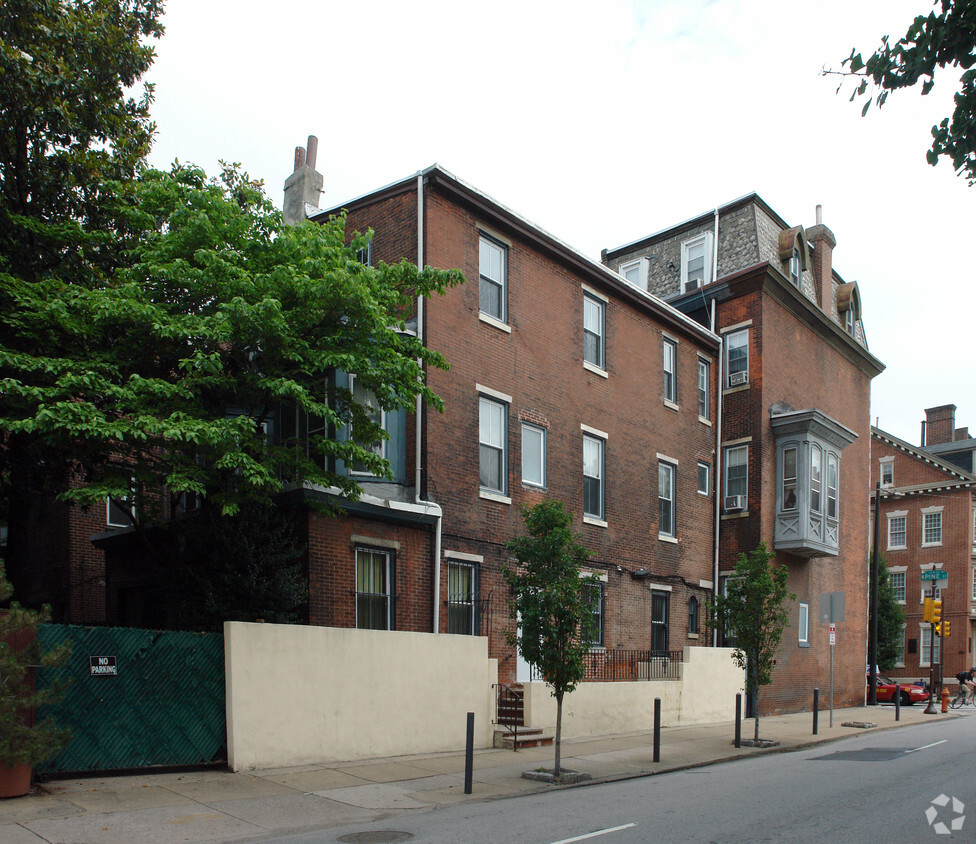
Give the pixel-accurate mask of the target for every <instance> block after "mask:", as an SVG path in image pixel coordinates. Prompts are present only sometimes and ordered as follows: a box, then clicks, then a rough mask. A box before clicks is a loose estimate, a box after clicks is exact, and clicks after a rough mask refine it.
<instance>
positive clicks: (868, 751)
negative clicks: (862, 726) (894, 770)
mask: <svg viewBox="0 0 976 844" xmlns="http://www.w3.org/2000/svg"><path fill="white" fill-rule="evenodd" d="M907 751H908V748H907V747H865V748H864V749H863V750H838V751H837V752H836V753H828V754H827V755H826V756H814V757H813V758H812V759H811V761H817V760H825V761H827V762H890V761H891V760H892V759H897V758H899V757H900V756H904V755H905V753H906V752H907Z"/></svg>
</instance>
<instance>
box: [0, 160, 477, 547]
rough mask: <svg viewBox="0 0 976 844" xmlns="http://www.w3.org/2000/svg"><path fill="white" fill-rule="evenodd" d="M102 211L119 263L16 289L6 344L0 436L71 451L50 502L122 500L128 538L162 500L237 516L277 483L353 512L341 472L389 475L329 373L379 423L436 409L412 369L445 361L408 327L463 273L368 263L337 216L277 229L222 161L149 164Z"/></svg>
mask: <svg viewBox="0 0 976 844" xmlns="http://www.w3.org/2000/svg"><path fill="white" fill-rule="evenodd" d="M106 202H107V204H108V209H109V212H110V214H111V218H112V219H113V220H115V221H116V225H115V226H114V228H113V229H112V231H111V233H110V235H108V234H107V235H106V237H111V238H112V239H113V242H114V243H115V248H117V249H119V250H121V253H122V255H123V256H124V261H123V262H122V263H121V264H120V266H118V267H117V268H115V269H114V270H113V271H112V272H111V273H109V274H108V275H107V276H106V277H105V279H104V281H103V283H101V284H99V285H95V284H90V285H77V284H73V283H70V282H68V281H64V280H60V279H59V280H57V281H56V282H54V283H52V284H50V285H37V284H20V285H17V286H16V289H15V291H14V292H13V293H12V299H13V304H14V310H13V312H12V313H10V314H8V315H6V317H5V322H6V329H7V330H6V332H5V334H4V336H3V339H0V367H2V370H3V374H4V375H5V378H4V379H3V382H2V389H3V392H4V403H3V406H2V408H0V431H3V432H5V433H6V434H7V435H8V436H11V437H17V438H22V439H23V440H24V441H25V442H27V443H28V444H29V445H31V446H32V447H34V448H35V453H39V454H40V453H44V452H45V451H46V452H53V453H57V454H64V455H69V456H70V464H69V465H70V469H71V471H72V473H73V477H74V478H75V479H77V480H80V481H82V482H83V483H81V484H77V483H76V484H62V486H61V488H60V490H59V494H60V496H61V497H62V498H64V499H65V500H68V501H72V502H74V503H76V504H80V505H83V506H84V505H91V504H95V503H99V502H101V501H103V500H104V499H105V498H106V497H107V496H108V497H111V498H112V499H114V500H115V501H116V502H117V503H119V504H120V505H122V508H123V509H124V510H130V509H132V505H134V514H135V515H134V517H133V519H134V523H135V525H136V527H137V528H141V527H143V526H144V525H145V524H148V523H153V522H158V520H159V518H160V516H161V513H162V512H163V510H164V508H163V506H162V505H163V497H162V495H161V491H162V490H163V489H164V488H165V489H166V490H168V491H169V492H170V493H172V494H173V495H181V494H182V495H191V496H195V497H197V498H202V499H203V500H204V501H205V502H206V503H207V505H208V506H210V507H214V508H215V509H216V510H217V511H218V512H219V513H221V514H223V515H232V514H234V513H236V512H238V511H239V510H240V508H241V506H242V504H243V503H244V502H250V503H254V504H259V505H266V504H268V503H269V501H270V500H271V499H272V498H273V497H274V496H275V495H276V494H277V493H279V492H280V491H281V490H283V489H284V488H285V487H286V486H289V485H301V484H313V485H317V486H321V487H337V488H339V489H340V490H341V491H342V492H343V493H344V494H345V495H346V496H348V497H350V498H356V497H358V495H359V487H358V485H357V484H356V483H355V481H354V480H352V479H350V478H349V477H348V475H347V474H346V473H343V472H342V471H341V467H339V466H338V463H339V462H340V461H341V462H342V463H344V464H345V465H361V466H364V467H365V468H367V469H368V470H369V471H371V472H373V473H374V474H376V475H381V476H382V475H387V476H389V472H390V469H389V464H388V462H387V461H386V460H384V459H383V458H382V457H381V456H379V455H378V454H377V451H376V449H375V447H374V446H375V443H376V442H377V441H378V440H380V439H381V438H382V437H384V436H385V433H384V432H383V430H382V428H381V427H380V426H379V419H378V415H377V414H376V413H375V410H373V409H371V408H370V407H369V406H366V405H364V404H363V403H362V402H357V401H354V399H353V395H352V393H351V391H350V390H348V389H340V388H338V387H337V386H336V382H335V378H334V376H335V373H336V372H337V371H344V372H352V373H355V374H356V377H357V381H358V383H360V384H361V385H362V386H364V387H365V388H367V389H368V390H369V391H371V392H372V394H373V395H375V400H376V402H377V403H378V405H379V406H380V407H382V408H383V409H384V410H395V409H400V408H411V407H413V405H414V402H415V400H416V398H417V397H418V396H420V397H421V398H422V399H423V400H425V401H426V402H427V403H429V404H430V405H431V406H433V407H435V408H440V407H441V406H442V403H441V401H440V399H439V398H438V397H437V396H436V395H435V394H434V393H433V392H432V391H431V390H430V389H429V388H428V387H427V386H426V384H425V382H424V367H425V366H435V367H445V366H446V362H445V361H444V359H443V358H442V357H441V356H440V355H439V354H437V353H436V352H434V351H431V350H429V349H427V348H426V347H425V346H424V345H423V344H422V343H421V342H420V341H419V340H418V339H417V337H416V335H415V334H414V333H412V332H409V331H407V330H406V324H405V319H406V317H407V316H408V315H410V313H411V308H412V307H413V304H414V302H415V300H414V298H413V297H414V296H416V295H418V294H420V295H430V294H434V293H437V292H441V291H443V290H444V289H445V288H446V287H448V286H450V285H453V284H457V283H460V282H461V281H463V277H462V276H461V274H460V273H459V272H457V271H450V272H445V271H439V270H432V269H429V268H428V269H425V270H423V271H418V270H417V268H416V267H414V266H412V265H410V264H408V263H406V262H402V263H400V264H397V265H393V266H388V265H386V264H382V263H380V264H379V265H378V266H377V267H367V266H364V265H363V264H362V263H360V261H359V260H358V259H357V249H358V248H360V247H361V246H362V245H363V242H364V240H363V238H360V237H355V238H353V239H352V242H351V244H349V245H347V244H346V242H345V241H346V235H345V221H344V219H343V218H341V217H339V218H335V219H333V220H331V221H330V222H328V223H326V224H324V225H316V224H312V223H304V224H302V225H299V226H294V227H292V226H286V225H285V224H284V223H283V222H282V219H281V215H280V213H279V212H278V211H277V210H275V209H274V207H273V206H272V205H271V203H270V201H269V200H268V199H267V197H266V196H265V195H264V193H263V191H262V190H261V187H260V185H258V184H255V183H253V182H251V181H250V180H249V179H248V178H247V176H246V174H242V173H240V172H239V171H238V170H237V169H236V168H233V167H231V168H227V169H225V171H224V173H223V175H222V177H221V178H220V179H217V180H208V179H207V178H206V177H205V175H204V174H203V172H202V171H200V170H198V169H196V168H193V167H186V166H181V165H176V166H174V168H173V170H172V172H170V173H163V172H159V171H155V170H147V171H146V172H144V173H143V174H141V175H140V177H139V178H138V179H136V180H132V181H129V182H126V183H115V184H114V185H113V186H112V191H111V194H109V195H108V196H107V197H106ZM8 338H12V340H8ZM343 432H348V434H349V435H348V436H345V435H344V434H343ZM11 477H12V475H8V479H10V478H11ZM5 491H6V492H7V493H8V494H13V493H15V489H14V488H13V487H12V486H11V485H9V484H8V486H7V488H6V490H5ZM13 527H14V526H13V525H11V528H12V529H13Z"/></svg>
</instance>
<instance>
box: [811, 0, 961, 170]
mask: <svg viewBox="0 0 976 844" xmlns="http://www.w3.org/2000/svg"><path fill="white" fill-rule="evenodd" d="M934 5H935V6H936V7H937V8H936V10H933V11H931V12H929V14H928V15H918V16H917V17H916V18H915V20H914V21H912V23H911V25H910V26H909V27H908V30H907V31H906V33H905V34H904V35H903V36H902V37H901V38H899V39H898V41H896V42H895V43H892V41H891V39H890V37H889V36H887V35H885V36H884V37H883V38H882V39H881V46H880V47H879V48H878V49H877V50H876V51H875V52H874V53H872V54H871V55H870V56H868V58H867V59H866V60H865V59H864V58H863V57H862V55H861V53H860V52H859V51H857V49H856V48H855V49H853V50H851V54H850V56H848V57H847V58H846V59H844V60H843V62H842V63H841V66H842V67H846V68H847V69H846V70H845V71H827V72H828V73H836V72H839V73H841V74H843V75H845V76H855V77H859V79H860V81H859V82H858V84H857V87H856V88H855V89H854V92H853V93H852V94H851V100H852V101H853V100H854V99H856V98H857V97H861V96H865V95H866V96H867V97H868V100H867V102H866V103H865V104H864V108H863V109H862V112H861V113H862V115H863V114H867V111H868V109H869V108H870V106H871V103H872V102H875V103H877V105H878V107H881V106H882V105H884V103H885V100H886V99H887V98H888V94H890V93H891V92H892V91H897V90H899V89H901V88H911V87H914V86H915V85H916V84H918V83H919V82H920V81H921V83H922V93H923V94H927V93H928V92H929V91H931V90H932V87H933V85H935V72H936V70H941V69H945V68H961V69H962V70H963V71H964V73H963V74H962V78H961V81H960V87H959V90H958V91H957V92H956V94H955V96H954V97H953V100H954V102H955V108H954V109H953V112H952V115H951V116H950V117H946V118H944V119H943V120H942V122H941V123H939V124H938V125H937V126H933V127H932V138H933V140H932V147H931V148H930V149H929V151H928V152H927V153H926V158H927V160H928V162H929V164H932V165H935V164H936V163H938V161H939V159H940V158H941V157H943V156H944V157H946V158H948V159H949V160H950V161H952V166H953V167H954V168H955V170H956V172H957V173H960V174H964V175H965V176H966V178H967V179H968V180H969V184H970V185H972V184H976V68H973V65H974V64H976V0H936V2H935V4H934ZM838 90H840V88H838Z"/></svg>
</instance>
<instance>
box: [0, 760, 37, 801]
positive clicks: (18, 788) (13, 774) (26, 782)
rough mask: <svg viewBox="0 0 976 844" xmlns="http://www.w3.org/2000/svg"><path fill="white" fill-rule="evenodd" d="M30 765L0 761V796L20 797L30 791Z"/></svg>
mask: <svg viewBox="0 0 976 844" xmlns="http://www.w3.org/2000/svg"><path fill="white" fill-rule="evenodd" d="M30 784H31V766H30V765H14V766H13V767H10V766H8V765H6V764H4V763H3V762H0V797H21V796H22V795H24V794H27V792H29V791H30Z"/></svg>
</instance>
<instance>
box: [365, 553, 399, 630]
mask: <svg viewBox="0 0 976 844" xmlns="http://www.w3.org/2000/svg"><path fill="white" fill-rule="evenodd" d="M392 584H393V552H392V551H382V550H380V549H377V548H357V549H356V627H358V628H359V629H360V630H393V629H394V624H393V601H392V595H393V589H392Z"/></svg>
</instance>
